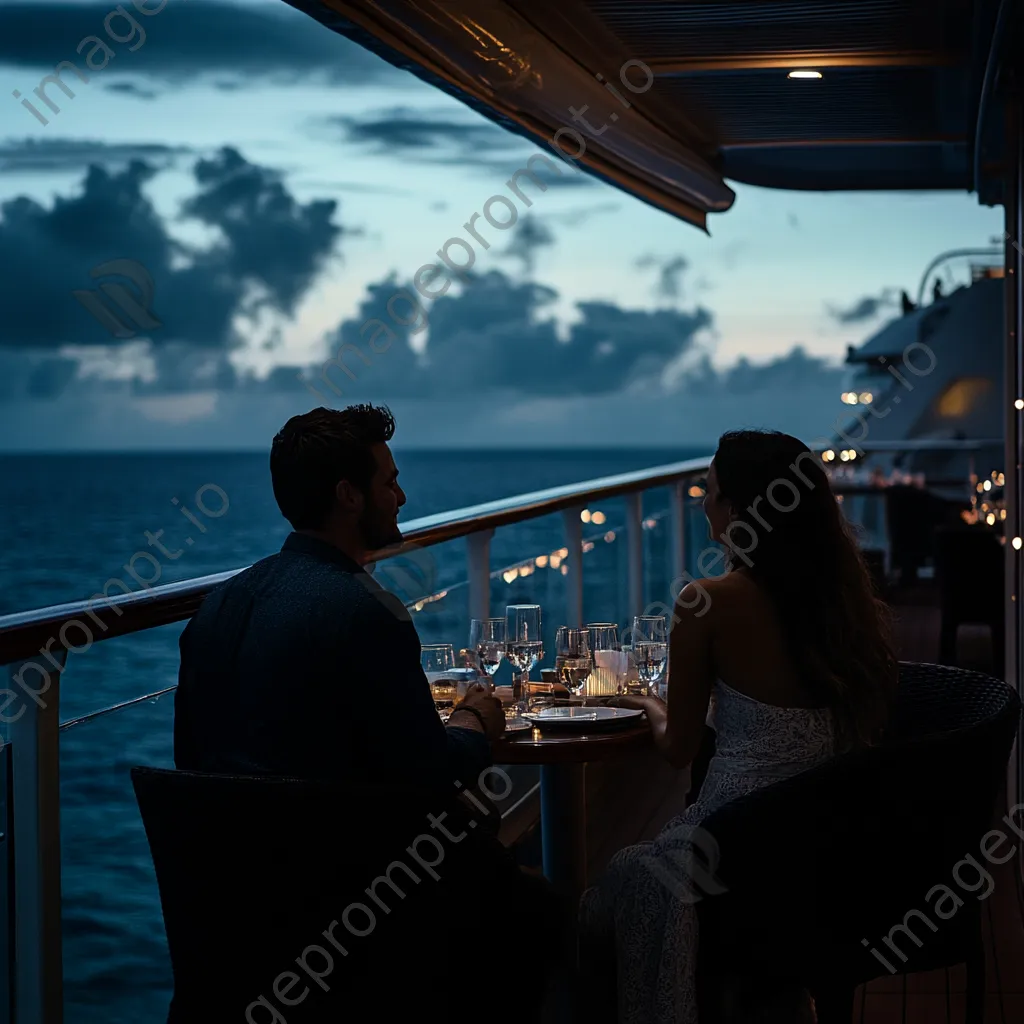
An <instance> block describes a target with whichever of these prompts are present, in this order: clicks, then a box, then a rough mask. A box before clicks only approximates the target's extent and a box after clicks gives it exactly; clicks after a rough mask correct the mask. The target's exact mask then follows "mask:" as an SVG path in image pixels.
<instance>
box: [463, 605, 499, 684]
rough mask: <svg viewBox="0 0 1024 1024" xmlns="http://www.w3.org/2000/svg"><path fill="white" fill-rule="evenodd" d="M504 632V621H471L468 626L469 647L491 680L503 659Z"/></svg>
mask: <svg viewBox="0 0 1024 1024" xmlns="http://www.w3.org/2000/svg"><path fill="white" fill-rule="evenodd" d="M505 632H506V630H505V620H504V619H473V620H472V621H471V622H470V624H469V646H470V647H472V648H473V649H474V650H475V651H476V653H477V656H478V657H479V658H480V664H481V665H482V666H483V668H484V671H486V672H487V674H488V675H489V676H490V677H491V678H492V679H493V678H494V674H495V672H497V671H498V666H499V665H501V659H502V658H504V657H505Z"/></svg>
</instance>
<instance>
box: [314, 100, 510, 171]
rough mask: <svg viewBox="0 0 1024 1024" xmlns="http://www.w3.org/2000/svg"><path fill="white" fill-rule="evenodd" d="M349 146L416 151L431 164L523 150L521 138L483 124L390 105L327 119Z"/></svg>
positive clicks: (390, 150) (375, 151)
mask: <svg viewBox="0 0 1024 1024" xmlns="http://www.w3.org/2000/svg"><path fill="white" fill-rule="evenodd" d="M325 122H326V123H328V124H332V125H335V126H337V127H338V128H340V129H341V131H342V137H343V138H344V140H345V141H346V142H348V143H351V144H352V145H356V146H363V147H364V148H366V149H368V150H369V151H371V152H374V153H411V152H412V153H417V154H419V155H421V156H422V157H423V158H424V159H427V160H429V161H430V162H431V163H439V164H466V163H471V162H474V161H476V160H484V159H486V158H488V157H493V155H494V151H495V150H498V151H505V152H509V151H512V150H520V149H522V145H523V143H522V139H519V138H517V137H516V136H514V135H510V134H509V133H508V132H505V131H502V130H501V129H500V128H498V127H497V126H496V125H493V124H491V123H489V122H487V121H484V120H482V119H481V120H480V121H477V122H472V121H468V120H466V119H464V118H462V119H460V118H456V117H452V116H450V115H449V114H448V113H447V112H444V113H442V112H438V111H430V110H417V109H415V108H412V107H390V108H388V109H385V110H379V111H376V112H375V113H373V114H366V115H363V116H360V117H352V116H348V115H342V114H339V115H337V116H335V117H329V118H326V119H325Z"/></svg>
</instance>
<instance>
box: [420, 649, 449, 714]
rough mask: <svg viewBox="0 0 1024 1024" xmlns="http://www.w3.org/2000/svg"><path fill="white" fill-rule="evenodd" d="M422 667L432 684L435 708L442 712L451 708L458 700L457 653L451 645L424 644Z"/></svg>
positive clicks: (421, 659) (421, 658)
mask: <svg viewBox="0 0 1024 1024" xmlns="http://www.w3.org/2000/svg"><path fill="white" fill-rule="evenodd" d="M420 665H422V666H423V672H424V675H426V677H427V682H428V683H430V692H431V695H432V696H433V698H434V707H436V708H437V709H438V711H441V710H442V709H444V708H451V707H453V706H454V704H455V702H456V701H457V700H458V680H457V679H456V676H455V651H454V650H453V648H452V645H451V644H424V645H423V646H422V647H421V648H420Z"/></svg>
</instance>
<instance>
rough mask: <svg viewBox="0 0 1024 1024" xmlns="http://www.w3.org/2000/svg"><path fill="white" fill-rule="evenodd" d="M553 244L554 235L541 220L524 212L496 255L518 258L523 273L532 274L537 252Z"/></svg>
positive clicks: (503, 257) (504, 257)
mask: <svg viewBox="0 0 1024 1024" xmlns="http://www.w3.org/2000/svg"><path fill="white" fill-rule="evenodd" d="M554 244H555V236H554V234H553V233H552V232H551V230H550V228H548V227H546V226H545V224H544V223H543V221H540V220H538V219H537V218H536V217H534V216H532V215H531V214H526V216H524V217H523V218H522V220H520V221H519V223H518V224H517V225H516V229H515V231H514V232H513V233H512V239H511V241H510V242H509V244H508V245H507V246H506V248H505V249H504V250H502V251H501V252H500V253H498V254H497V255H498V256H499V258H502V259H514V260H519V261H520V262H521V263H522V265H523V273H524V274H532V273H533V271H534V269H535V267H536V265H537V254H538V253H539V252H540V250H541V249H545V248H548V247H550V246H552V245H554Z"/></svg>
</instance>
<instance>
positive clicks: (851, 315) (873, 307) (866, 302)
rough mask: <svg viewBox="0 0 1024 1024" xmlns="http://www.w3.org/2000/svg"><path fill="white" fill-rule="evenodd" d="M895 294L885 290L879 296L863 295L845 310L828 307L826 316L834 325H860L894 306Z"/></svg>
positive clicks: (888, 289) (890, 290)
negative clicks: (830, 318)
mask: <svg viewBox="0 0 1024 1024" xmlns="http://www.w3.org/2000/svg"><path fill="white" fill-rule="evenodd" d="M897 294H898V293H897V292H895V291H894V290H893V289H891V288H886V289H885V290H884V291H883V292H882V294H881V295H865V296H864V297H863V298H860V299H858V300H857V301H856V302H854V303H853V304H852V305H850V306H848V307H846V308H845V309H840V308H837V307H835V306H828V307H826V308H827V309H828V315H829V316H830V317H832V319H833V320H835V321H836V323H840V324H860V323H864V321H866V320H873V319H874V318H875V317H876V316H878V315H879V314H880V313H882V312H884V311H885V310H886V309H887V308H888V307H890V306H894V305H895V304H896V301H897Z"/></svg>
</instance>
